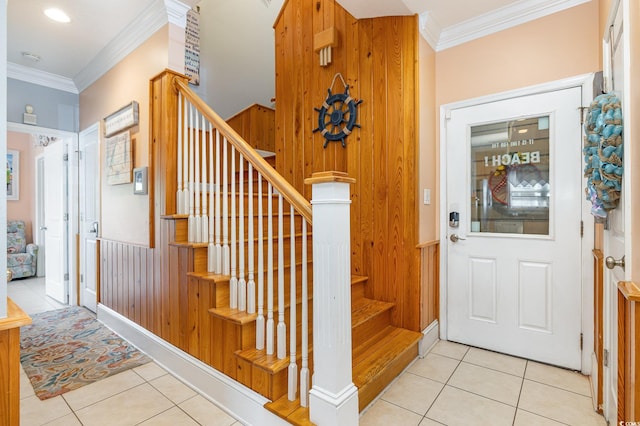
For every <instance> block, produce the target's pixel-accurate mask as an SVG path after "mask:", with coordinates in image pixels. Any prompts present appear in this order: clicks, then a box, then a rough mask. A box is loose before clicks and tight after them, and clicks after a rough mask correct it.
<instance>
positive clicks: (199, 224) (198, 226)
mask: <svg viewBox="0 0 640 426" xmlns="http://www.w3.org/2000/svg"><path fill="white" fill-rule="evenodd" d="M195 114H196V117H195V124H196V128H195V139H194V144H195V157H196V160H195V165H194V168H195V170H196V172H195V175H196V177H195V181H194V186H195V188H196V191H195V196H194V198H195V200H196V208H195V215H196V220H195V225H196V230H195V234H194V237H195V238H194V240H193V242H195V243H200V242H202V216H201V215H200V198H201V197H200V148H201V144H200V139H201V138H200V118H199V115H200V113H199V112H198V110H197V109H196V111H195Z"/></svg>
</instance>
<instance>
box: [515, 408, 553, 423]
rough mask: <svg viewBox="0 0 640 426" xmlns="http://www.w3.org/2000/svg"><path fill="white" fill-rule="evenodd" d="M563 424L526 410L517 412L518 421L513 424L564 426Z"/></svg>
mask: <svg viewBox="0 0 640 426" xmlns="http://www.w3.org/2000/svg"><path fill="white" fill-rule="evenodd" d="M563 424H564V423H559V422H556V421H555V420H551V419H548V418H546V417H542V416H539V415H537V414H533V413H530V412H528V411H524V410H517V411H516V421H515V422H513V426H562V425H563Z"/></svg>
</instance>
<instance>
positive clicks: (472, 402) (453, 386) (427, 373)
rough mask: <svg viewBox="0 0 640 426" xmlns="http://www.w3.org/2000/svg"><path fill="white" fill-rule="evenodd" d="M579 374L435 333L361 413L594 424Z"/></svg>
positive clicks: (426, 420)
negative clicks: (430, 346)
mask: <svg viewBox="0 0 640 426" xmlns="http://www.w3.org/2000/svg"><path fill="white" fill-rule="evenodd" d="M590 389H591V388H590V384H589V379H588V378H587V377H586V376H583V375H582V374H579V373H576V372H572V371H567V370H563V369H561V368H556V367H552V366H548V365H545V364H540V363H537V362H533V361H527V360H525V359H521V358H515V357H511V356H507V355H503V354H498V353H495V352H490V351H485V350H482V349H478V348H474V347H468V346H465V345H460V344H457V343H452V342H446V341H440V342H438V343H437V344H436V345H435V346H434V347H433V349H432V350H431V351H430V352H429V353H428V354H427V355H426V356H425V357H424V358H422V359H417V360H416V361H415V362H414V363H413V364H412V365H410V366H409V368H407V370H405V372H404V373H403V374H401V375H400V376H399V377H398V379H397V380H396V381H395V382H394V383H392V384H391V386H389V388H387V390H386V391H385V392H384V393H383V394H382V395H381V396H380V397H379V398H378V400H377V401H375V402H374V403H373V404H372V405H371V406H370V407H369V408H368V409H367V410H366V411H365V412H364V413H363V415H362V416H361V418H360V425H361V426H374V425H384V426H390V425H403V426H411V425H416V426H417V425H419V426H426V425H451V426H454V425H479V426H485V425H491V426H499V425H514V426H534V425H581V426H583V425H599V426H604V425H606V422H605V420H604V418H603V417H602V416H601V415H599V414H597V413H596V412H594V411H593V405H592V402H591V391H590Z"/></svg>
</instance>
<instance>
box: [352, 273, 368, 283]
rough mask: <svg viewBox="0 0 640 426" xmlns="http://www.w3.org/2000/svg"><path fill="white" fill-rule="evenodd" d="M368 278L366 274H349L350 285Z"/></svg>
mask: <svg viewBox="0 0 640 426" xmlns="http://www.w3.org/2000/svg"><path fill="white" fill-rule="evenodd" d="M368 279H369V277H367V276H366V275H357V274H351V285H354V284H359V283H361V282H363V281H367V280H368Z"/></svg>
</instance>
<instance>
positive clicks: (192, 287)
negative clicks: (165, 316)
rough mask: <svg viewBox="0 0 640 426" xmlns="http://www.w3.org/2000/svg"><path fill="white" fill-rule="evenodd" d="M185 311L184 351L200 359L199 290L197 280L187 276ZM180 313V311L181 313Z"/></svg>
mask: <svg viewBox="0 0 640 426" xmlns="http://www.w3.org/2000/svg"><path fill="white" fill-rule="evenodd" d="M185 287H187V292H186V293H187V312H185V313H184V314H185V315H184V316H185V319H186V321H185V325H186V327H185V329H184V333H185V339H186V344H185V346H186V349H185V350H186V351H187V352H188V353H189V354H191V355H193V356H195V357H196V358H198V359H200V360H202V357H201V354H200V336H199V333H200V330H199V327H198V317H199V313H198V311H199V308H200V290H199V280H198V279H197V278H194V277H188V278H187V285H186V286H185ZM181 314H182V313H181Z"/></svg>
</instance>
